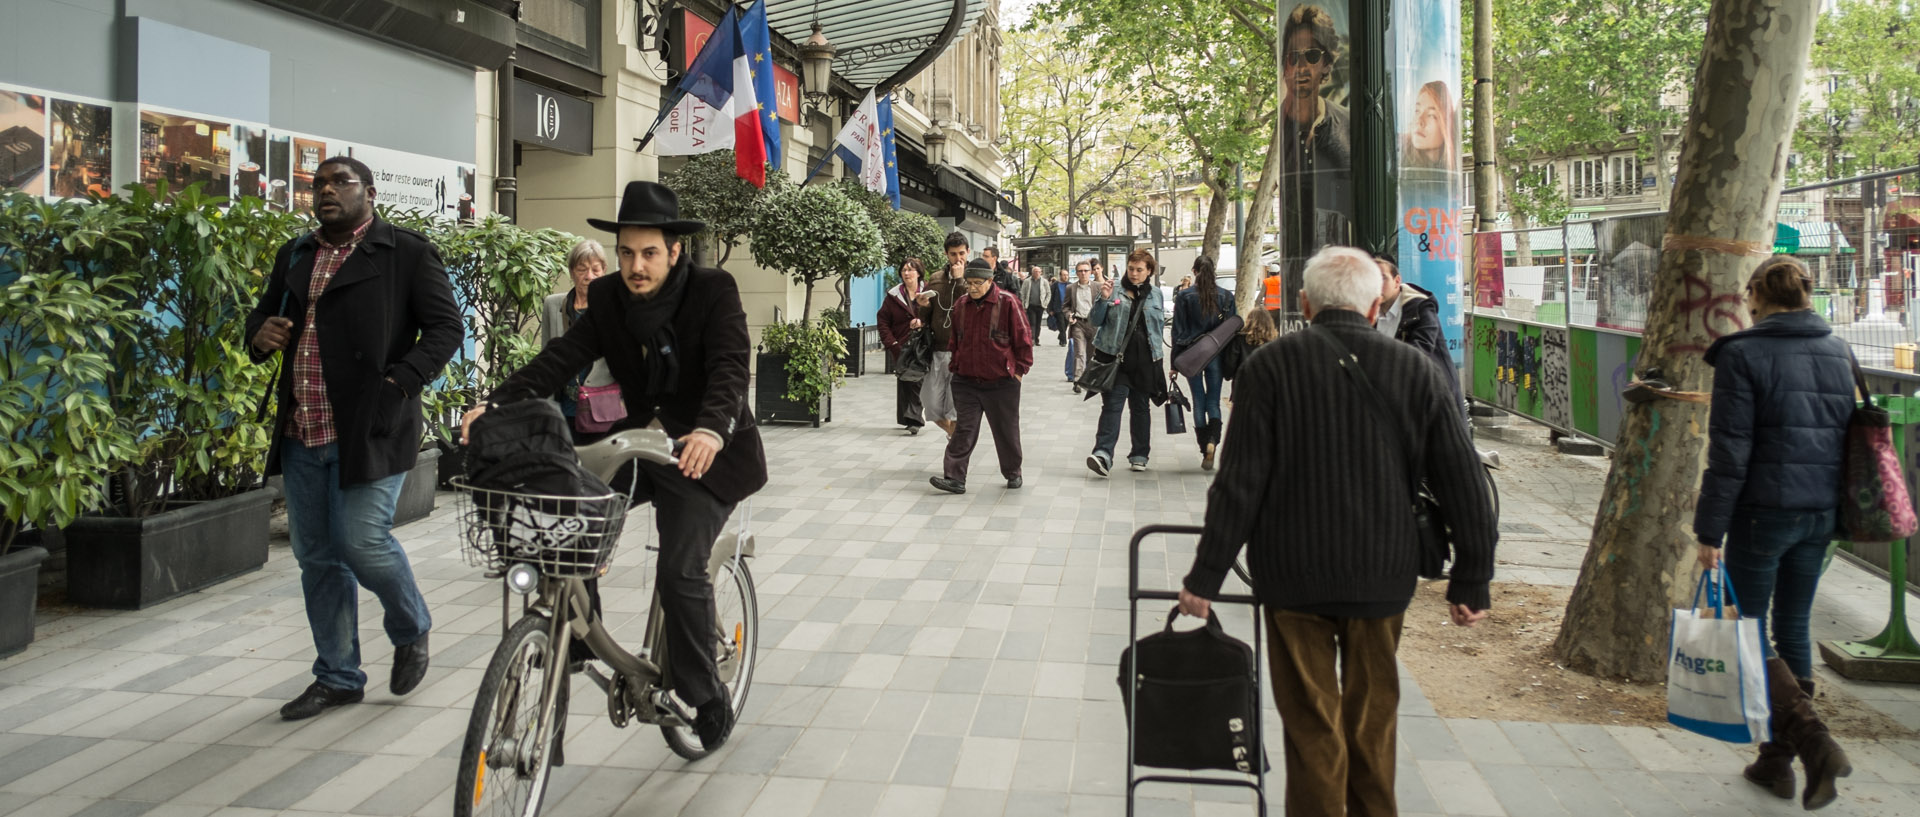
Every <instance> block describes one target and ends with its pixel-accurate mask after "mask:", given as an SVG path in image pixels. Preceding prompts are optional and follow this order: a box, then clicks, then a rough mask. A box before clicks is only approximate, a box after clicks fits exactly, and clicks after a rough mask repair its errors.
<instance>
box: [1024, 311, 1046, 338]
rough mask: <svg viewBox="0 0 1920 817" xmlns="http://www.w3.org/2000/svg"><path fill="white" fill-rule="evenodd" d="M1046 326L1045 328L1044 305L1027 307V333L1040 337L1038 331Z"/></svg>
mask: <svg viewBox="0 0 1920 817" xmlns="http://www.w3.org/2000/svg"><path fill="white" fill-rule="evenodd" d="M1046 328H1047V309H1046V307H1043V306H1029V307H1027V334H1029V335H1032V336H1033V337H1036V338H1037V337H1040V332H1041V331H1042V330H1045V329H1046Z"/></svg>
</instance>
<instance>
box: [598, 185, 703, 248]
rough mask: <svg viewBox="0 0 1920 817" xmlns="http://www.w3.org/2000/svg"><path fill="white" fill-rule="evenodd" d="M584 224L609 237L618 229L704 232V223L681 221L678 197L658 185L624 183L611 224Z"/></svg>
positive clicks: (687, 232) (685, 232)
mask: <svg viewBox="0 0 1920 817" xmlns="http://www.w3.org/2000/svg"><path fill="white" fill-rule="evenodd" d="M587 223H588V224H591V225H593V226H594V227H597V228H599V229H602V230H606V231H607V232H610V233H617V232H620V228H621V227H652V228H655V229H658V230H663V231H665V232H669V233H673V234H676V235H688V234H691V233H697V232H700V231H701V230H704V229H706V228H707V224H706V222H704V221H695V220H693V219H685V218H681V217H680V197H679V196H676V195H674V194H673V191H672V190H669V189H668V188H667V186H666V185H664V184H660V183H658V182H627V192H626V193H625V194H623V195H621V196H620V215H619V217H617V218H615V219H614V220H612V221H608V220H606V219H601V218H590V219H587Z"/></svg>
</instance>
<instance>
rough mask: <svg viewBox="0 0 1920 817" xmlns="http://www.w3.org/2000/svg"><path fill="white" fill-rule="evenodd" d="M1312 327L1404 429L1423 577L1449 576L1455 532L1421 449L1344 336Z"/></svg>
mask: <svg viewBox="0 0 1920 817" xmlns="http://www.w3.org/2000/svg"><path fill="white" fill-rule="evenodd" d="M1308 331H1309V332H1310V333H1311V334H1312V335H1313V336H1314V337H1318V338H1321V339H1323V340H1325V341H1326V342H1327V343H1329V344H1331V345H1332V346H1333V347H1334V349H1335V351H1336V353H1337V358H1338V360H1339V363H1340V369H1341V371H1344V372H1346V373H1347V377H1348V379H1350V380H1352V381H1353V382H1354V383H1355V384H1357V385H1359V386H1360V388H1361V389H1362V390H1364V391H1365V392H1366V394H1364V395H1362V396H1361V402H1363V403H1366V404H1367V406H1368V407H1369V408H1372V409H1373V410H1374V413H1375V414H1377V415H1379V417H1380V419H1381V420H1382V422H1384V423H1386V425H1387V427H1390V428H1397V429H1399V430H1400V434H1399V435H1398V436H1399V437H1400V440H1399V445H1398V447H1399V448H1400V451H1401V457H1402V458H1403V459H1404V460H1405V461H1406V464H1407V484H1408V485H1409V486H1411V487H1412V488H1413V496H1412V497H1411V500H1412V510H1413V528H1414V531H1415V532H1416V533H1417V534H1418V537H1419V544H1420V578H1423V579H1438V578H1443V577H1445V576H1446V574H1447V559H1448V558H1449V557H1450V556H1451V555H1452V554H1453V542H1452V538H1453V537H1452V532H1451V531H1449V530H1447V526H1446V523H1445V522H1442V521H1441V517H1440V501H1439V500H1438V499H1436V498H1434V496H1433V492H1432V491H1429V490H1427V486H1426V482H1425V481H1424V480H1422V479H1420V468H1419V466H1417V465H1415V464H1414V453H1415V452H1416V451H1417V450H1418V449H1416V448H1415V447H1414V445H1413V440H1412V439H1411V438H1412V435H1411V434H1410V433H1408V431H1407V428H1406V425H1405V424H1404V423H1401V422H1400V421H1399V420H1397V419H1395V418H1394V417H1393V415H1392V414H1391V413H1390V412H1388V411H1387V403H1386V397H1385V396H1384V395H1382V394H1381V393H1380V390H1379V389H1376V388H1374V386H1373V381H1372V380H1369V379H1367V373H1366V372H1365V371H1362V370H1361V369H1360V359H1359V358H1357V357H1354V356H1353V352H1352V351H1351V350H1349V349H1347V345H1346V344H1345V343H1342V342H1340V338H1338V337H1335V336H1334V333H1333V331H1332V330H1330V329H1326V328H1309V329H1308Z"/></svg>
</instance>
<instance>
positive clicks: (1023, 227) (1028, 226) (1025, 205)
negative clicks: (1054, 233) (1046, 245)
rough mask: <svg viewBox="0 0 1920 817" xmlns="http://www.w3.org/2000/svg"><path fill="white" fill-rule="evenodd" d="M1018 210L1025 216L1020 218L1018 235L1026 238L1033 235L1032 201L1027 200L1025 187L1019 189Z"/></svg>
mask: <svg viewBox="0 0 1920 817" xmlns="http://www.w3.org/2000/svg"><path fill="white" fill-rule="evenodd" d="M1020 212H1022V213H1025V214H1026V216H1027V217H1026V218H1023V219H1021V220H1020V237H1021V238H1027V237H1029V236H1031V235H1033V203H1032V202H1031V201H1030V200H1028V197H1027V191H1026V189H1025V188H1021V190H1020Z"/></svg>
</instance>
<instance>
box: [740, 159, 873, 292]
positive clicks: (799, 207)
mask: <svg viewBox="0 0 1920 817" xmlns="http://www.w3.org/2000/svg"><path fill="white" fill-rule="evenodd" d="M752 235H753V260H755V261H757V262H759V264H760V266H763V267H766V268H768V269H773V270H778V271H780V272H782V273H784V274H786V276H787V277H788V278H791V279H793V281H794V283H797V284H800V285H802V286H804V287H806V290H807V294H806V299H805V300H804V301H803V302H802V305H801V308H800V319H801V320H803V321H804V320H809V319H811V318H812V316H813V285H814V284H817V283H819V282H821V281H824V280H826V279H828V278H831V277H833V276H835V275H842V274H854V273H859V272H864V271H869V270H874V269H877V268H879V267H880V265H881V263H882V261H881V257H880V252H881V241H880V228H878V227H876V226H874V223H873V219H872V218H871V217H869V216H868V215H867V213H866V210H865V208H863V207H861V206H860V205H859V204H858V203H856V202H855V201H854V200H853V199H851V198H848V197H847V194H846V193H845V192H844V191H842V190H840V189H839V188H837V187H834V186H832V185H818V186H802V187H787V188H784V189H781V190H775V191H773V192H770V193H768V194H767V198H766V201H765V202H764V203H762V205H761V207H760V213H759V215H758V216H757V217H756V218H755V219H754V221H753V233H752Z"/></svg>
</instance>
